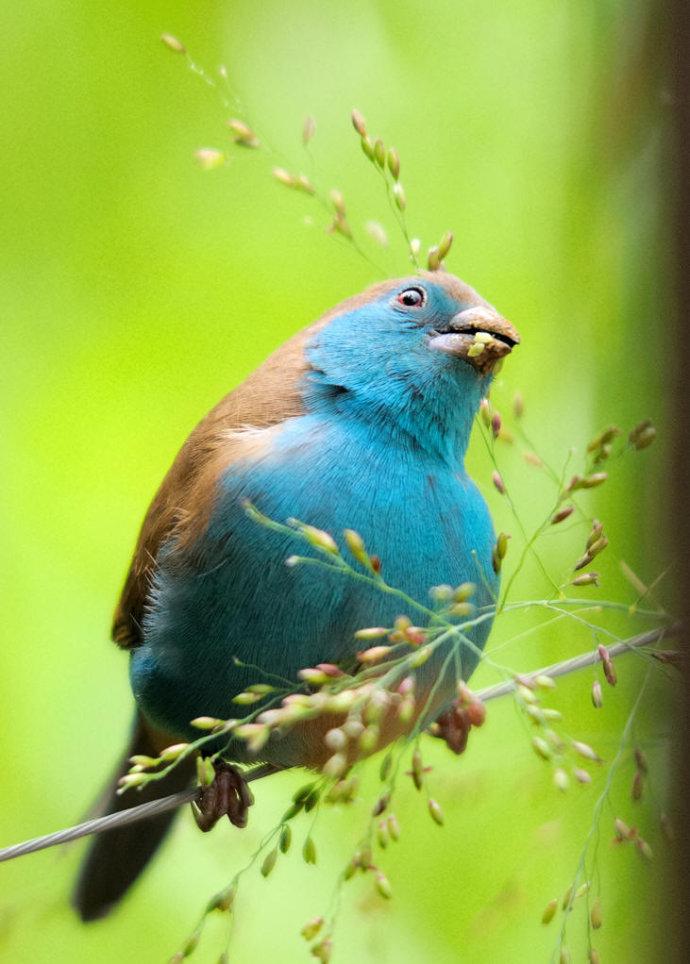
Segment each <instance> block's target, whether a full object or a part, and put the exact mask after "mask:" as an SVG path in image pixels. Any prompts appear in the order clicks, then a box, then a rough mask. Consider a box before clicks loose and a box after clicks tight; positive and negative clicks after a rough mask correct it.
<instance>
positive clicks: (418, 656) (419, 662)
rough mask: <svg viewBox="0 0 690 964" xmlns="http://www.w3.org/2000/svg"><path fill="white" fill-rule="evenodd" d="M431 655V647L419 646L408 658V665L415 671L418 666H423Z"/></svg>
mask: <svg viewBox="0 0 690 964" xmlns="http://www.w3.org/2000/svg"><path fill="white" fill-rule="evenodd" d="M431 653H432V649H431V646H420V648H419V649H418V650H417V652H416V653H413V654H412V656H410V658H409V660H408V665H409V666H410V667H412V669H417V668H418V667H419V666H423V665H424V663H426V661H427V660H428V659H429V657H430V656H431Z"/></svg>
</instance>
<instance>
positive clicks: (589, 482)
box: [580, 472, 609, 489]
mask: <svg viewBox="0 0 690 964" xmlns="http://www.w3.org/2000/svg"><path fill="white" fill-rule="evenodd" d="M608 477H609V476H608V472H592V474H591V475H587V476H585V478H584V479H581V480H580V488H582V489H594V488H596V487H597V486H598V485H602V484H603V483H604V482H606V480H607V479H608Z"/></svg>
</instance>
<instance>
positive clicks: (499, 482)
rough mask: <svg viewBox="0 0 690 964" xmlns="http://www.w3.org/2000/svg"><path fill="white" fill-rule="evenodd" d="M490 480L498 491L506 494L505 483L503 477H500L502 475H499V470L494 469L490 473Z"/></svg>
mask: <svg viewBox="0 0 690 964" xmlns="http://www.w3.org/2000/svg"><path fill="white" fill-rule="evenodd" d="M491 481H492V482H493V484H494V488H495V489H496V490H497V491H498V492H500V493H501V495H505V494H506V487H505V483H504V481H503V479H502V477H501V474H500V472H497V471H495V470H494V471H493V472H492V473H491Z"/></svg>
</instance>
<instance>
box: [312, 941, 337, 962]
mask: <svg viewBox="0 0 690 964" xmlns="http://www.w3.org/2000/svg"><path fill="white" fill-rule="evenodd" d="M311 954H312V957H316V958H318V960H320V961H321V964H328V962H329V961H330V959H331V955H332V954H333V941H332V940H331V939H330V937H326V938H324V939H323V940H322V941H319V943H318V944H314V946H313V947H312V949H311Z"/></svg>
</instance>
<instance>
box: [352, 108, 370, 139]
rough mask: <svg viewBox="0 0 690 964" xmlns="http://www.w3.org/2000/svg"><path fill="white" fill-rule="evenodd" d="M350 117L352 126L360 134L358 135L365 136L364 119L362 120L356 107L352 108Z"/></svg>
mask: <svg viewBox="0 0 690 964" xmlns="http://www.w3.org/2000/svg"><path fill="white" fill-rule="evenodd" d="M350 117H351V118H352V126H353V127H354V129H355V130H356V131H357V133H358V134H359V136H360V137H366V136H367V123H366V121H365V120H364V117H363V116H362V115H361V114H360V112H359V111H358V110H357V108H356V107H355V108H354V109H353V111H352V113H351V115H350Z"/></svg>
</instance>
